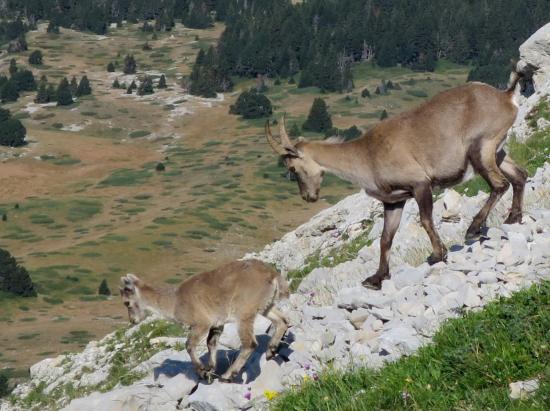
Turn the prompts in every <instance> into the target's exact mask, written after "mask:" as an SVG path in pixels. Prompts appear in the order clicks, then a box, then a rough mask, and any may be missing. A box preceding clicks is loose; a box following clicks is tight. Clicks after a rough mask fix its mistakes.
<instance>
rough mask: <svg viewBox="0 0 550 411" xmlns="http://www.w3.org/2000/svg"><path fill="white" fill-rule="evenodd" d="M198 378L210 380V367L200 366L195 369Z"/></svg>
mask: <svg viewBox="0 0 550 411" xmlns="http://www.w3.org/2000/svg"><path fill="white" fill-rule="evenodd" d="M197 374H199V378H201V379H203V380H210V379H211V378H212V375H213V374H212V369H211V368H210V367H201V368H199V369H198V370H197Z"/></svg>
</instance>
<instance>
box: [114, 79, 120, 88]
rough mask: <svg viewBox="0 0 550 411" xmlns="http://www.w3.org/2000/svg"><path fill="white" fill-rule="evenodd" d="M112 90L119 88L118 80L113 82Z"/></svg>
mask: <svg viewBox="0 0 550 411" xmlns="http://www.w3.org/2000/svg"><path fill="white" fill-rule="evenodd" d="M113 88H120V83H119V82H118V78H116V79H115V81H113Z"/></svg>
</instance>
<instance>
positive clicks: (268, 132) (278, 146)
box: [265, 120, 287, 156]
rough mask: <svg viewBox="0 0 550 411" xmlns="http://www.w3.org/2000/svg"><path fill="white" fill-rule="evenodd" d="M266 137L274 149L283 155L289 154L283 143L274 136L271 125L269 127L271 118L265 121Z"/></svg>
mask: <svg viewBox="0 0 550 411" xmlns="http://www.w3.org/2000/svg"><path fill="white" fill-rule="evenodd" d="M265 137H266V138H267V142H268V143H269V145H270V146H271V148H272V149H273V151H275V152H276V153H277V154H279V155H281V156H284V155H285V154H287V152H286V150H285V148H284V147H283V146H282V145H281V143H279V142H277V141H276V140H275V139H274V138H273V135H272V134H271V127H269V120H267V121H266V122H265Z"/></svg>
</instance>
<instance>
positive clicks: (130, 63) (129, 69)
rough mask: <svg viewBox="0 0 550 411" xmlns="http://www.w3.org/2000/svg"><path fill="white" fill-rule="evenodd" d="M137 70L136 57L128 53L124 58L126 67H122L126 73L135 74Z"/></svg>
mask: <svg viewBox="0 0 550 411" xmlns="http://www.w3.org/2000/svg"><path fill="white" fill-rule="evenodd" d="M136 70H137V63H136V59H135V58H134V56H133V55H127V56H126V57H125V58H124V67H123V69H122V71H123V73H124V74H135V73H136Z"/></svg>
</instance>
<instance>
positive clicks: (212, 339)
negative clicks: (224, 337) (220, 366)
mask: <svg viewBox="0 0 550 411" xmlns="http://www.w3.org/2000/svg"><path fill="white" fill-rule="evenodd" d="M222 333H223V325H221V326H216V327H211V328H210V331H209V332H208V337H206V345H207V346H208V371H210V372H215V371H216V359H217V358H216V355H217V352H218V340H219V338H220V335H221V334H222Z"/></svg>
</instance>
